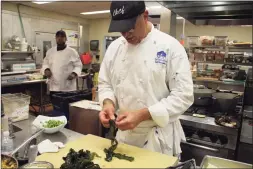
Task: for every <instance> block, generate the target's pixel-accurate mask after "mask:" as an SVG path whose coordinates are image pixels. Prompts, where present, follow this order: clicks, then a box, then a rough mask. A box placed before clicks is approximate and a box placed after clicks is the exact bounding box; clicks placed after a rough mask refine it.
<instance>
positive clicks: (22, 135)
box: [13, 115, 84, 155]
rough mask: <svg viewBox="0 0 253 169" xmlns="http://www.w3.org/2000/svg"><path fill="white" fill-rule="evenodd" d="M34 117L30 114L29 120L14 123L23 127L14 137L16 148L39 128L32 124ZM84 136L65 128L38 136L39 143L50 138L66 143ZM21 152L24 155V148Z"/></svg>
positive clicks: (53, 140)
mask: <svg viewBox="0 0 253 169" xmlns="http://www.w3.org/2000/svg"><path fill="white" fill-rule="evenodd" d="M34 119H35V116H32V115H30V116H29V119H28V120H23V121H19V122H15V123H13V125H14V126H17V127H19V128H21V129H22V130H21V131H19V132H16V133H14V135H15V138H14V139H13V143H14V149H15V148H17V147H18V146H19V145H21V144H22V143H23V142H24V141H25V140H26V139H28V138H29V137H31V135H32V134H33V133H34V132H36V131H38V130H39V129H38V128H36V127H35V126H33V125H32V122H33V121H34ZM82 136H84V135H82V134H79V133H77V132H74V131H71V130H68V129H66V128H64V129H62V130H61V131H60V132H58V133H54V134H46V133H42V134H41V135H39V136H38V137H37V144H38V143H40V142H41V141H43V140H46V139H49V140H51V141H52V142H57V141H58V142H62V143H63V144H66V143H68V142H70V141H73V140H76V139H78V138H80V137H82ZM19 152H20V153H21V155H22V153H23V149H21V151H19Z"/></svg>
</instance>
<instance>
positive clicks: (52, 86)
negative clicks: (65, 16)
mask: <svg viewBox="0 0 253 169" xmlns="http://www.w3.org/2000/svg"><path fill="white" fill-rule="evenodd" d="M66 41H67V37H66V33H65V32H64V31H62V30H60V31H58V32H56V43H57V46H55V47H52V48H51V49H49V50H48V51H47V54H46V57H45V59H44V62H43V66H42V69H41V73H43V75H45V76H46V77H47V78H48V79H49V90H50V95H51V96H52V94H55V93H59V92H69V91H75V90H77V86H76V85H77V84H76V80H75V79H76V78H77V77H78V75H80V74H81V71H82V62H81V60H80V57H79V55H78V53H77V51H76V50H75V49H73V48H71V47H69V46H67V44H66Z"/></svg>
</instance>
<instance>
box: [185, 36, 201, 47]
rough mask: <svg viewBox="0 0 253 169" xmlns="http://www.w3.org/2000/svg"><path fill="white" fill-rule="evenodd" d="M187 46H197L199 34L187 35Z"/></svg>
mask: <svg viewBox="0 0 253 169" xmlns="http://www.w3.org/2000/svg"><path fill="white" fill-rule="evenodd" d="M187 42H188V46H199V45H200V41H199V36H188V37H187Z"/></svg>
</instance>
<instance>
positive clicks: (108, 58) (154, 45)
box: [98, 25, 194, 155]
mask: <svg viewBox="0 0 253 169" xmlns="http://www.w3.org/2000/svg"><path fill="white" fill-rule="evenodd" d="M98 88H99V89H98V92H99V101H100V104H101V105H102V102H103V100H104V99H106V98H109V99H111V100H112V101H113V102H114V103H115V105H116V106H117V108H119V111H118V112H117V113H120V112H123V111H131V110H138V109H142V108H148V110H149V112H150V114H151V116H152V120H148V121H143V122H141V123H140V124H139V125H138V126H137V127H136V128H135V129H133V130H128V131H121V130H119V131H118V132H117V135H116V138H117V140H118V141H119V142H123V143H126V144H130V145H134V146H138V147H142V148H146V149H149V150H151V151H156V152H161V153H164V154H168V155H178V154H180V153H181V148H180V141H181V140H184V141H185V135H184V132H183V130H182V126H181V124H180V121H179V116H180V115H181V114H182V113H184V112H185V110H187V109H188V108H189V107H190V106H191V105H192V103H193V101H194V97H193V82H192V76H191V72H190V64H189V61H188V57H187V54H186V52H185V49H184V47H183V46H182V45H181V44H180V43H179V42H178V41H177V40H176V39H174V38H173V37H171V36H169V35H167V34H165V33H163V32H161V31H159V30H157V29H155V28H154V27H153V25H152V30H151V32H150V33H149V34H148V35H147V37H146V38H145V39H143V40H142V41H141V42H140V44H138V45H131V44H129V43H128V42H127V41H126V40H125V38H124V37H120V38H118V39H117V40H115V41H114V42H112V43H111V45H110V46H109V48H108V49H107V51H106V54H105V57H104V59H103V62H102V64H101V68H100V72H99V85H98Z"/></svg>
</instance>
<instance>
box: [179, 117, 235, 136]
mask: <svg viewBox="0 0 253 169" xmlns="http://www.w3.org/2000/svg"><path fill="white" fill-rule="evenodd" d="M180 121H181V123H182V125H184V124H185V125H187V126H192V127H196V128H200V129H204V130H207V129H208V130H209V131H214V132H219V133H225V134H230V135H237V132H238V129H233V128H228V127H224V126H220V125H217V124H216V123H215V121H214V118H213V117H205V118H199V117H193V116H188V115H181V116H180Z"/></svg>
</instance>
